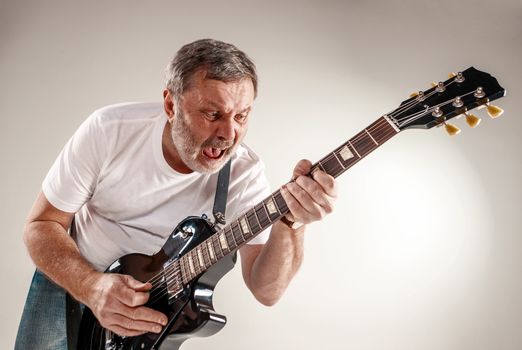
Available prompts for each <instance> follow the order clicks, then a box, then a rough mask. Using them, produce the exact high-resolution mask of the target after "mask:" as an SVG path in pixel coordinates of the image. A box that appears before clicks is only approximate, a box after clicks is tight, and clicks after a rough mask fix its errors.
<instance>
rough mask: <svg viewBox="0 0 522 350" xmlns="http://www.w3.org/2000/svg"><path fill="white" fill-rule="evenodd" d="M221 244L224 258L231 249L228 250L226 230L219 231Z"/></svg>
mask: <svg viewBox="0 0 522 350" xmlns="http://www.w3.org/2000/svg"><path fill="white" fill-rule="evenodd" d="M219 243H220V244H221V250H222V251H223V256H224V255H225V254H226V252H227V250H228V251H230V249H229V248H228V243H227V238H226V236H225V232H224V230H221V231H219Z"/></svg>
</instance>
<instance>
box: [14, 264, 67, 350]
mask: <svg viewBox="0 0 522 350" xmlns="http://www.w3.org/2000/svg"><path fill="white" fill-rule="evenodd" d="M65 297H66V295H65V291H64V290H63V289H62V288H60V287H58V286H57V285H56V284H54V283H53V282H51V281H50V280H48V279H47V277H45V276H44V274H42V273H41V272H39V271H38V270H36V272H35V273H34V276H33V280H32V282H31V287H30V288H29V294H28V295H27V300H26V301H25V307H24V311H23V314H22V319H21V321H20V325H19V326H18V334H17V336H16V343H15V350H35V349H39V350H51V349H52V350H67V327H66V316H65V315H66V313H65V310H66V306H65V305H66V303H65Z"/></svg>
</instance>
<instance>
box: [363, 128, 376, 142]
mask: <svg viewBox="0 0 522 350" xmlns="http://www.w3.org/2000/svg"><path fill="white" fill-rule="evenodd" d="M364 131H366V133H367V134H368V136H370V138H371V139H372V141H373V142H374V143H375V145H377V146H379V143H378V142H377V141H375V139H374V138H373V136H372V134H370V133H369V132H368V130H366V129H364Z"/></svg>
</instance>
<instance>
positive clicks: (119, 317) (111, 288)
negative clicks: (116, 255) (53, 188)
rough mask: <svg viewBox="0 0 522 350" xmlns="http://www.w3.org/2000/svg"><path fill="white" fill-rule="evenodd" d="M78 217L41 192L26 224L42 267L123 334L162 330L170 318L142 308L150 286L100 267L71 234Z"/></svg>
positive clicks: (104, 323)
mask: <svg viewBox="0 0 522 350" xmlns="http://www.w3.org/2000/svg"><path fill="white" fill-rule="evenodd" d="M73 216H74V213H68V212H64V211H61V210H59V209H57V208H55V207H54V206H53V205H52V204H51V203H49V201H48V200H47V198H46V197H45V195H44V194H43V192H40V193H39V195H38V197H37V199H36V201H35V203H34V204H33V207H32V209H31V211H30V213H29V216H28V218H27V222H26V225H25V228H24V242H25V244H26V246H27V250H28V252H29V254H30V256H31V258H32V259H33V261H34V263H35V264H36V266H37V267H38V269H40V270H41V271H42V272H43V273H45V275H46V276H48V277H49V278H50V279H51V280H53V281H54V282H55V283H57V284H58V285H60V286H61V287H62V288H64V289H65V290H67V291H68V292H69V293H70V294H71V295H72V296H73V297H74V298H75V299H77V300H78V301H80V302H82V303H83V304H85V305H87V306H88V307H89V308H90V309H91V310H92V311H93V313H94V315H95V316H96V318H97V319H98V320H99V321H100V323H101V324H102V326H104V327H105V328H108V329H110V330H112V331H114V332H116V333H118V334H121V335H139V334H142V333H145V332H159V330H160V329H158V327H160V326H161V325H165V324H166V321H167V320H166V317H165V316H164V315H163V314H161V313H159V312H157V311H154V310H152V309H149V308H146V307H143V306H141V305H143V304H144V303H146V302H147V300H148V297H149V294H148V293H147V291H148V290H149V289H150V287H151V286H150V284H145V283H141V282H139V281H136V280H135V279H133V278H132V277H130V276H124V275H117V274H104V273H101V272H99V271H97V270H95V269H94V267H92V266H91V265H90V264H89V263H88V262H87V261H86V260H85V259H84V258H83V257H82V255H81V254H80V251H79V250H78V247H77V246H76V243H75V242H74V241H73V239H72V238H71V237H70V236H69V234H68V233H67V228H68V227H69V226H70V224H71V222H72V219H73Z"/></svg>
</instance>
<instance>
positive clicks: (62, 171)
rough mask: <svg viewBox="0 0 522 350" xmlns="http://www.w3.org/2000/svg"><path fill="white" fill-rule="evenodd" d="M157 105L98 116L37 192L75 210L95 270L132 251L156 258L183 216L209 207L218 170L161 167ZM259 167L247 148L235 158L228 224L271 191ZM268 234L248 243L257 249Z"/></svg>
mask: <svg viewBox="0 0 522 350" xmlns="http://www.w3.org/2000/svg"><path fill="white" fill-rule="evenodd" d="M166 122H167V118H166V115H165V112H164V110H163V104H161V103H128V104H118V105H112V106H108V107H104V108H102V109H99V110H97V111H95V112H94V113H93V114H92V115H91V116H89V118H88V119H87V120H85V122H84V123H83V124H82V125H81V126H80V127H79V129H78V130H77V131H76V132H75V134H74V135H73V136H72V138H71V139H70V140H69V141H68V143H67V144H66V145H65V147H64V149H63V150H62V152H61V153H60V155H59V156H58V158H57V159H56V161H55V162H54V164H53V166H52V167H51V169H50V170H49V173H48V174H47V176H46V178H45V180H44V182H43V185H42V189H43V192H44V194H45V196H46V197H47V200H48V201H49V202H50V203H51V204H52V205H53V206H55V207H56V208H58V209H60V210H62V211H66V212H71V213H76V215H75V225H76V226H75V229H76V233H77V235H76V243H77V244H78V247H79V249H80V251H81V253H82V255H83V256H84V257H85V258H86V259H87V260H88V261H89V262H90V263H92V264H93V265H94V266H95V267H96V268H97V269H99V270H100V271H102V270H105V269H106V268H107V266H109V265H110V264H111V263H112V262H113V261H114V260H116V259H117V258H119V257H121V256H123V255H126V254H129V253H143V254H149V255H150V254H154V253H156V252H157V251H159V249H160V248H161V247H162V246H163V244H164V243H165V241H166V239H167V237H168V236H169V234H170V233H172V231H173V229H174V228H175V227H176V226H177V224H178V223H179V222H180V221H181V220H182V219H184V218H186V217H187V216H193V215H195V216H200V215H202V214H206V215H207V216H208V217H210V218H212V207H213V204H214V195H215V190H216V183H217V177H218V173H216V174H201V173H198V172H193V173H191V174H181V173H178V172H176V171H175V170H173V169H172V168H171V167H170V166H169V165H168V164H167V162H166V160H165V158H164V156H163V150H162V135H163V129H164V127H165V123H166ZM263 170H264V166H263V163H262V162H261V161H260V159H259V158H258V157H257V155H256V154H255V153H254V152H252V150H250V149H249V148H248V147H247V146H246V145H244V144H242V145H240V147H238V150H237V152H236V154H235V155H234V156H233V157H232V167H231V172H230V185H229V192H228V198H227V209H226V215H227V218H229V219H231V218H233V217H235V216H237V215H238V214H241V213H242V212H244V211H246V210H247V209H249V208H250V207H252V206H253V205H255V204H257V203H258V202H260V201H262V200H263V199H264V198H265V197H267V196H268V195H269V194H270V188H269V185H268V181H267V180H266V177H265V175H264V173H263ZM267 231H268V230H266V231H265V232H263V233H261V234H260V235H259V236H257V237H256V238H254V239H253V240H252V241H250V242H249V244H262V243H264V242H265V241H266V240H267V238H268V232H267Z"/></svg>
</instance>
